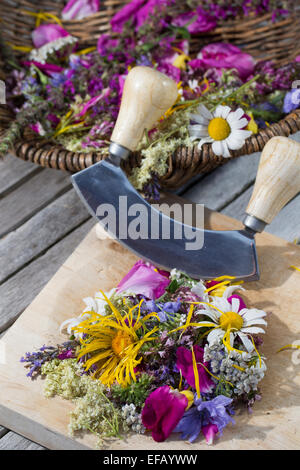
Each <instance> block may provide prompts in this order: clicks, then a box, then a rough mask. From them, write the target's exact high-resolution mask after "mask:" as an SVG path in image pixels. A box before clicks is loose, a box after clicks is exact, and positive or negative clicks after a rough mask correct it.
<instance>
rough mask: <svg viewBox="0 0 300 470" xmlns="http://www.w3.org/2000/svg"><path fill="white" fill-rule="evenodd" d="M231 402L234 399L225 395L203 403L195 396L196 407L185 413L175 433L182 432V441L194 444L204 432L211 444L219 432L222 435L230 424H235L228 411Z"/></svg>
mask: <svg viewBox="0 0 300 470" xmlns="http://www.w3.org/2000/svg"><path fill="white" fill-rule="evenodd" d="M231 402H232V399H231V398H228V397H225V396H224V395H218V396H217V397H215V398H213V399H212V400H208V401H203V400H202V398H197V396H196V395H195V401H194V405H195V406H193V407H192V408H190V409H189V410H188V411H186V412H185V413H184V415H183V417H182V418H181V420H180V422H179V423H178V425H177V426H176V428H175V429H174V432H181V438H182V439H189V441H190V442H194V441H195V439H197V437H198V436H199V434H200V431H201V430H202V432H203V434H204V436H205V438H206V441H207V443H208V444H211V443H212V442H213V439H214V436H215V435H216V434H217V432H219V433H222V430H223V429H224V428H225V427H226V426H227V424H228V423H230V422H232V423H233V424H234V420H233V419H232V418H231V416H230V415H229V413H228V412H227V409H226V407H228V406H229V405H230V404H231Z"/></svg>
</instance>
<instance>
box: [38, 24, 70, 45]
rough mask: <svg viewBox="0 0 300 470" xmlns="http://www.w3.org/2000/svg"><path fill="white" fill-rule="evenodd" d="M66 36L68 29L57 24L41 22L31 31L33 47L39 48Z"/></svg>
mask: <svg viewBox="0 0 300 470" xmlns="http://www.w3.org/2000/svg"><path fill="white" fill-rule="evenodd" d="M66 36H69V33H68V31H66V30H65V29H64V28H62V27H61V26H60V25H59V24H41V25H40V26H39V27H38V28H36V29H35V30H34V31H33V32H32V42H33V44H34V47H36V48H39V47H42V46H44V45H45V44H48V43H49V42H52V41H56V40H57V39H60V38H64V37H66Z"/></svg>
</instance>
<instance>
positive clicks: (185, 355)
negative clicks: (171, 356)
mask: <svg viewBox="0 0 300 470" xmlns="http://www.w3.org/2000/svg"><path fill="white" fill-rule="evenodd" d="M193 349H194V354H195V359H196V362H197V369H198V375H199V387H200V391H201V393H208V392H210V391H211V389H212V388H213V386H214V383H213V381H212V380H211V378H210V376H209V375H208V373H207V372H206V370H205V369H204V367H203V366H202V365H201V364H203V365H204V366H205V367H207V366H208V364H207V363H205V362H204V361H203V356H204V350H203V348H201V347H200V346H198V345H197V344H196V345H195V346H193ZM176 357H177V360H176V366H177V368H178V370H179V371H181V373H182V376H183V377H184V378H185V380H186V381H187V383H188V384H189V385H190V387H192V388H193V389H194V390H195V389H196V384H195V373H194V367H193V356H192V351H190V350H189V349H186V348H184V347H183V346H179V348H178V349H177V351H176ZM200 363H201V364H200Z"/></svg>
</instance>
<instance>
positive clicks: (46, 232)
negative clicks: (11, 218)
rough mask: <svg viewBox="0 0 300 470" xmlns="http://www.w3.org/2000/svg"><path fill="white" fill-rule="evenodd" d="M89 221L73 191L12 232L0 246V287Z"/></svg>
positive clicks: (88, 216)
mask: <svg viewBox="0 0 300 470" xmlns="http://www.w3.org/2000/svg"><path fill="white" fill-rule="evenodd" d="M89 218H90V215H89V213H88V211H87V209H86V208H85V207H84V205H83V204H82V203H81V202H80V200H79V199H78V196H77V194H76V193H75V190H74V189H71V190H70V191H68V192H67V193H65V194H63V195H62V196H60V197H58V198H57V199H56V200H55V201H53V202H52V203H51V204H49V205H48V206H46V207H45V208H44V209H42V210H41V211H39V212H38V213H37V214H35V215H34V216H33V217H31V218H30V219H29V220H28V221H27V222H26V223H25V224H23V225H21V227H19V228H18V229H17V230H15V231H13V232H10V233H9V234H8V235H7V236H6V237H4V238H3V239H2V240H1V243H0V284H1V283H2V282H3V281H4V280H5V279H7V278H8V277H9V276H11V275H12V274H14V273H16V272H17V271H18V270H20V269H21V268H22V267H23V266H24V265H26V264H28V263H29V262H30V261H32V260H33V259H35V258H37V257H38V256H40V255H41V254H43V253H44V252H45V250H47V249H49V248H50V247H51V246H52V245H54V244H55V243H57V242H58V241H59V240H61V239H62V238H63V237H65V236H66V235H67V234H68V233H70V232H71V231H72V230H74V229H75V228H76V227H78V226H79V225H80V224H82V223H83V222H85V221H86V220H88V219H89Z"/></svg>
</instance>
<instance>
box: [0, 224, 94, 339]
mask: <svg viewBox="0 0 300 470" xmlns="http://www.w3.org/2000/svg"><path fill="white" fill-rule="evenodd" d="M93 225H95V222H94V220H91V219H90V220H88V221H87V222H85V223H84V224H83V225H81V226H80V227H78V228H77V229H76V230H74V231H73V232H72V233H70V234H69V235H68V236H66V237H65V238H63V239H62V240H61V241H60V242H59V243H57V244H55V245H54V246H53V247H52V248H50V249H49V250H48V251H47V252H46V253H45V254H44V255H43V256H40V257H39V258H37V259H36V260H34V261H33V262H32V263H30V264H29V265H28V266H26V267H25V268H24V269H22V270H21V271H19V272H18V273H17V274H16V275H15V276H13V277H11V278H9V279H8V281H6V282H4V283H3V284H2V285H1V286H0V331H3V330H5V329H6V328H8V327H9V326H10V325H11V324H12V323H13V322H14V321H15V320H16V318H17V317H18V316H19V315H20V313H21V312H22V311H23V310H24V309H25V308H26V307H27V305H29V304H30V302H31V301H32V300H33V299H34V297H35V296H36V295H37V294H38V293H39V292H40V290H41V289H42V288H43V287H44V286H45V284H46V283H47V282H48V280H49V279H50V278H51V276H53V275H54V273H55V272H56V271H57V269H58V268H59V267H60V266H61V264H62V263H63V262H64V260H65V259H66V258H67V257H68V256H69V255H70V254H71V253H72V251H73V250H74V249H75V247H76V246H77V245H78V243H79V242H80V241H81V240H82V239H83V238H84V237H85V235H86V234H87V233H88V231H89V230H90V228H91V227H92V226H93Z"/></svg>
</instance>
